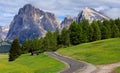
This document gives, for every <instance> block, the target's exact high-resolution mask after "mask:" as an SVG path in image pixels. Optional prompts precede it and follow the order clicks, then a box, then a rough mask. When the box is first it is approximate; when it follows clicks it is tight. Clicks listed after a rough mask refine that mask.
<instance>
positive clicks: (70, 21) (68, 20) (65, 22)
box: [60, 16, 75, 29]
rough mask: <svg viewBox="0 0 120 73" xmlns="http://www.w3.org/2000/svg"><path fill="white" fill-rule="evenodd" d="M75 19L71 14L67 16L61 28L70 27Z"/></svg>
mask: <svg viewBox="0 0 120 73" xmlns="http://www.w3.org/2000/svg"><path fill="white" fill-rule="evenodd" d="M73 21H75V19H74V18H72V17H71V16H67V17H65V19H64V20H63V21H62V22H61V26H60V29H62V28H64V27H65V28H67V29H68V28H69V26H70V24H71V23H72V22H73Z"/></svg>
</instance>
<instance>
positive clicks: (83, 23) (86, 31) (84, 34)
mask: <svg viewBox="0 0 120 73" xmlns="http://www.w3.org/2000/svg"><path fill="white" fill-rule="evenodd" d="M80 25H81V26H82V43H85V42H88V40H89V39H88V38H89V37H88V34H89V29H88V28H89V22H88V20H86V19H82V21H81V22H80Z"/></svg>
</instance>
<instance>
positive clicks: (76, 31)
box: [69, 22, 82, 45]
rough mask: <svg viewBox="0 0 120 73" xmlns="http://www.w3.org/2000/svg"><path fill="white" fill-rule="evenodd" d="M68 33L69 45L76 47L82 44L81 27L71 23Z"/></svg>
mask: <svg viewBox="0 0 120 73" xmlns="http://www.w3.org/2000/svg"><path fill="white" fill-rule="evenodd" d="M69 33H70V43H71V44H72V45H77V44H80V43H82V27H81V25H78V24H77V23H76V22H73V23H72V24H71V25H70V28H69Z"/></svg>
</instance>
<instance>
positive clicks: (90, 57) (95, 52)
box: [57, 38, 120, 65]
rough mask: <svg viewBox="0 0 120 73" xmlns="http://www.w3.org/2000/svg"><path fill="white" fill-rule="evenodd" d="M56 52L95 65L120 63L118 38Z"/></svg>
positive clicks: (119, 39) (119, 41)
mask: <svg viewBox="0 0 120 73" xmlns="http://www.w3.org/2000/svg"><path fill="white" fill-rule="evenodd" d="M57 52H58V53H59V54H62V55H65V56H69V57H72V58H74V59H77V60H82V61H86V62H89V63H92V64H95V65H101V64H110V63H115V62H120V38H114V39H107V40H100V41H95V42H91V43H85V44H80V45H77V46H73V47H68V48H61V49H59V50H58V51H57Z"/></svg>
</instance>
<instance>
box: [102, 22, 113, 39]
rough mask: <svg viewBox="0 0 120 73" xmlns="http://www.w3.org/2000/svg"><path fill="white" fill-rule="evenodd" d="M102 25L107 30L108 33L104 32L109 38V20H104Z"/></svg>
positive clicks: (110, 32)
mask: <svg viewBox="0 0 120 73" xmlns="http://www.w3.org/2000/svg"><path fill="white" fill-rule="evenodd" d="M103 25H104V26H105V27H106V28H107V31H108V33H107V34H106V35H107V38H111V34H112V31H111V25H110V21H108V20H104V21H103Z"/></svg>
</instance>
